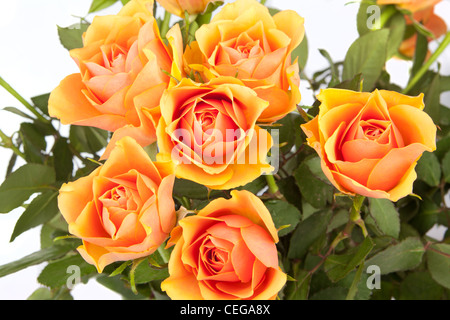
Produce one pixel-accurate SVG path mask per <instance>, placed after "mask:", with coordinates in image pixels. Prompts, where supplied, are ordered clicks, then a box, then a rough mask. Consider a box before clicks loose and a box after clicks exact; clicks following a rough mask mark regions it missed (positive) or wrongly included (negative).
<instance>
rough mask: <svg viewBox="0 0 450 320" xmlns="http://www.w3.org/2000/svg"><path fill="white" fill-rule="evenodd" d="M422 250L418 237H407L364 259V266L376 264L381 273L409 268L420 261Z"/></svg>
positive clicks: (423, 250)
mask: <svg viewBox="0 0 450 320" xmlns="http://www.w3.org/2000/svg"><path fill="white" fill-rule="evenodd" d="M424 252H425V249H424V247H423V244H422V242H421V241H420V239H418V238H407V239H405V240H403V241H401V242H399V243H398V244H395V245H392V246H389V247H388V248H386V249H385V250H383V251H381V252H379V253H377V254H376V255H375V256H373V257H372V258H370V259H369V260H367V261H366V266H370V265H376V266H378V267H379V268H380V272H381V274H388V273H392V272H397V271H405V270H410V269H413V268H415V267H417V266H418V265H419V264H420V263H421V261H422V256H423V254H424Z"/></svg>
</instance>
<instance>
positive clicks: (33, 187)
mask: <svg viewBox="0 0 450 320" xmlns="http://www.w3.org/2000/svg"><path fill="white" fill-rule="evenodd" d="M54 182H55V171H54V170H53V168H51V167H48V166H44V165H41V164H35V163H29V164H25V165H24V166H22V167H20V168H19V169H17V170H16V171H15V172H13V173H11V174H10V175H9V176H8V177H7V178H6V179H5V181H4V182H3V184H2V185H1V186H0V213H7V212H9V211H11V210H13V209H15V208H17V207H18V206H20V205H22V204H23V203H24V202H25V201H26V200H27V199H28V198H29V197H30V196H31V195H32V194H34V193H36V192H42V191H46V190H48V189H49V186H50V185H51V184H52V183H54Z"/></svg>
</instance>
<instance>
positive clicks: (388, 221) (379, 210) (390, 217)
mask: <svg viewBox="0 0 450 320" xmlns="http://www.w3.org/2000/svg"><path fill="white" fill-rule="evenodd" d="M369 210H370V215H371V216H372V218H373V219H374V220H375V223H376V225H377V227H378V228H379V229H380V231H381V232H382V233H383V234H384V235H387V236H391V237H394V238H396V239H397V238H398V235H399V233H400V217H399V214H398V211H397V209H396V208H395V206H394V204H393V203H392V202H391V201H389V200H386V199H374V198H371V199H369Z"/></svg>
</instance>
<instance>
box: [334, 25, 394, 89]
mask: <svg viewBox="0 0 450 320" xmlns="http://www.w3.org/2000/svg"><path fill="white" fill-rule="evenodd" d="M388 37H389V30H388V29H381V30H377V31H372V32H369V33H367V34H365V35H363V36H361V37H360V38H358V39H356V40H355V42H353V44H352V45H351V46H350V48H349V49H348V51H347V54H346V56H345V60H344V70H343V74H342V80H349V79H352V78H353V77H354V76H355V75H357V74H358V73H362V75H363V79H364V84H363V91H371V90H372V89H373V87H374V85H375V82H376V81H377V79H378V77H379V76H380V75H381V71H382V70H383V67H384V65H385V62H386V53H387V52H386V50H387V42H388Z"/></svg>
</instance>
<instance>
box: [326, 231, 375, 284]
mask: <svg viewBox="0 0 450 320" xmlns="http://www.w3.org/2000/svg"><path fill="white" fill-rule="evenodd" d="M372 248H373V241H372V239H371V238H370V237H366V238H365V239H364V241H363V242H362V243H361V244H360V245H359V246H357V247H355V248H354V249H353V250H351V252H350V253H346V254H341V255H337V254H333V255H330V256H328V258H327V260H326V261H325V265H324V268H325V272H326V273H327V275H328V277H329V278H330V280H331V281H333V282H336V281H339V280H341V279H343V278H345V277H346V276H347V275H348V274H349V273H350V272H352V271H353V270H354V269H355V268H356V267H357V266H359V265H360V264H361V263H363V262H364V259H365V258H366V257H367V255H368V254H369V253H370V251H372Z"/></svg>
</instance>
